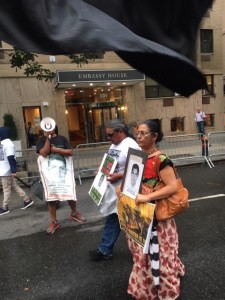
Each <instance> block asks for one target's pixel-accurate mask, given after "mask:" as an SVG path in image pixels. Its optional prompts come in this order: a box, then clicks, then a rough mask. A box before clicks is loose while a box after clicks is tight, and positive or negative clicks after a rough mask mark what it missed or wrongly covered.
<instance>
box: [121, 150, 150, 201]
mask: <svg viewBox="0 0 225 300" xmlns="http://www.w3.org/2000/svg"><path fill="white" fill-rule="evenodd" d="M146 159H147V154H146V153H145V152H143V151H141V150H137V149H133V148H129V150H128V154H127V160H126V165H125V170H124V177H123V180H122V184H121V192H122V193H123V194H124V195H127V196H128V197H130V198H132V199H135V198H136V196H137V194H138V193H139V191H140V187H141V180H142V176H143V171H144V166H145V162H146Z"/></svg>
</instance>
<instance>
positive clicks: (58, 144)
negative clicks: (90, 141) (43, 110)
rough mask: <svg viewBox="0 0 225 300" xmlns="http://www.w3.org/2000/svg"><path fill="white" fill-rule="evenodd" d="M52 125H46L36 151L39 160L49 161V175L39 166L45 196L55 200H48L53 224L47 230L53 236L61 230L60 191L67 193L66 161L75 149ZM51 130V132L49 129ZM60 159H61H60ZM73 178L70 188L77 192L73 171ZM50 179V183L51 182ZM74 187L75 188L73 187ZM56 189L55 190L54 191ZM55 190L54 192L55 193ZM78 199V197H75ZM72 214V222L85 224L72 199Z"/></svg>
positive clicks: (70, 201)
mask: <svg viewBox="0 0 225 300" xmlns="http://www.w3.org/2000/svg"><path fill="white" fill-rule="evenodd" d="M45 119H47V121H49V119H50V121H51V120H52V122H53V123H54V124H55V121H54V120H53V119H51V118H45ZM45 119H43V120H42V122H45ZM50 125H51V124H47V125H46V131H44V136H42V137H41V138H40V139H39V140H38V141H37V145H36V151H37V153H38V154H39V157H38V159H39V158H40V159H41V157H44V158H46V159H47V173H46V176H44V172H43V170H42V169H41V168H40V164H39V171H40V173H41V175H42V178H43V181H44V182H45V184H44V189H45V195H53V196H54V198H53V199H54V200H53V201H52V200H51V201H50V200H49V199H46V201H47V204H48V210H49V214H50V219H51V223H50V225H49V227H48V229H47V233H48V234H53V233H54V232H55V231H56V230H57V229H59V228H60V224H59V223H58V221H57V218H56V209H57V205H58V201H59V200H62V199H60V197H59V193H58V192H59V190H60V191H62V192H63V193H65V194H66V193H67V186H66V183H65V175H66V172H67V170H66V166H65V163H66V162H65V160H66V159H67V158H69V157H72V156H73V149H72V147H71V145H70V143H69V141H68V140H67V138H66V137H64V136H62V135H59V134H58V127H57V126H53V127H52V128H51V126H50ZM49 128H50V129H51V130H50V131H49V130H47V129H49ZM59 157H60V159H59ZM71 175H72V177H73V181H68V182H69V184H68V185H69V186H68V187H69V188H70V189H72V190H74V191H75V180H74V172H73V169H72V174H71ZM49 179H50V182H49ZM48 183H49V185H50V190H47V188H48V185H47V184H48ZM71 185H73V186H71ZM64 187H66V188H65V190H64ZM54 189H55V190H54ZM53 190H54V192H53ZM75 198H76V195H75ZM67 202H68V204H69V206H70V209H71V213H70V215H69V216H68V218H69V219H70V220H73V221H76V222H79V223H83V222H85V221H86V220H85V218H84V217H83V216H82V214H80V213H79V212H78V211H77V209H76V199H70V200H68V201H67Z"/></svg>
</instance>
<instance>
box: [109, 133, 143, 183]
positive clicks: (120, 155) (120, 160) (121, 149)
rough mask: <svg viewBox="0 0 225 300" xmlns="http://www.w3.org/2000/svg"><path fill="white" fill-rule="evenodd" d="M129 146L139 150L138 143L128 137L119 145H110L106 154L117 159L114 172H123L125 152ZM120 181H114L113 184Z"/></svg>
mask: <svg viewBox="0 0 225 300" xmlns="http://www.w3.org/2000/svg"><path fill="white" fill-rule="evenodd" d="M129 148H134V149H138V150H141V148H140V147H139V146H138V144H137V143H136V142H135V140H133V139H132V138H130V137H127V138H125V139H124V140H122V142H121V143H120V144H119V145H114V144H113V145H111V147H110V148H109V151H108V154H109V155H110V156H112V157H113V158H115V159H116V160H117V165H116V169H115V171H114V172H115V173H123V172H124V169H125V164H126V159H127V153H128V149H129ZM121 181H122V179H121V180H120V181H117V182H116V183H114V186H117V185H120V184H121Z"/></svg>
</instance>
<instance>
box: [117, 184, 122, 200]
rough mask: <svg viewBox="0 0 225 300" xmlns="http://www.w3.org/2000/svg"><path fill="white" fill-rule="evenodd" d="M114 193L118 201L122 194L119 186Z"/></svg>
mask: <svg viewBox="0 0 225 300" xmlns="http://www.w3.org/2000/svg"><path fill="white" fill-rule="evenodd" d="M115 191H116V195H117V198H118V199H120V197H121V196H122V193H121V185H118V186H117V187H116V188H115Z"/></svg>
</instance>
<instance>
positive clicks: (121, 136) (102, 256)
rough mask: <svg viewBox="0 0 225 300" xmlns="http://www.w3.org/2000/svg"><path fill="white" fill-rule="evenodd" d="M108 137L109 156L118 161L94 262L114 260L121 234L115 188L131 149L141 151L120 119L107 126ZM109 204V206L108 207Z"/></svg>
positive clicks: (105, 207) (104, 209)
mask: <svg viewBox="0 0 225 300" xmlns="http://www.w3.org/2000/svg"><path fill="white" fill-rule="evenodd" d="M106 135H107V136H108V139H109V140H110V141H111V143H112V144H111V146H110V148H109V151H108V154H109V155H110V156H112V157H113V158H115V159H116V160H117V165H116V168H115V171H114V173H111V174H109V176H108V178H107V180H108V181H109V183H110V184H111V185H110V186H113V191H112V193H111V195H110V193H108V190H109V189H110V187H109V186H108V188H107V190H106V194H105V195H110V196H109V199H108V198H107V196H104V197H103V201H102V202H103V203H102V205H101V209H100V211H101V212H102V213H103V212H104V214H105V215H106V220H105V226H104V229H103V233H102V237H101V240H100V243H99V245H98V248H97V249H94V250H91V251H89V254H90V258H91V259H92V260H93V261H100V260H110V259H112V258H113V248H114V245H115V243H116V240H117V238H118V236H119V234H120V224H119V219H118V215H117V209H116V203H117V196H116V193H115V187H116V186H118V185H120V184H121V181H122V178H123V174H124V169H125V163H126V159H127V153H128V149H129V147H131V148H135V149H140V148H139V147H138V145H137V143H136V142H135V141H134V140H133V139H132V138H130V137H128V127H127V126H126V125H125V124H124V123H123V122H122V121H121V120H120V119H112V120H110V121H109V122H108V124H107V125H106ZM106 198H107V199H106ZM104 199H105V202H104ZM108 204H109V206H108V207H107V205H108Z"/></svg>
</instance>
